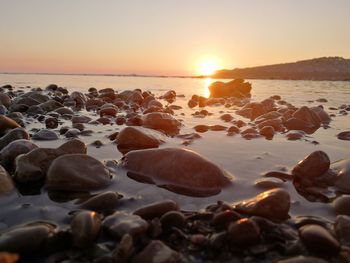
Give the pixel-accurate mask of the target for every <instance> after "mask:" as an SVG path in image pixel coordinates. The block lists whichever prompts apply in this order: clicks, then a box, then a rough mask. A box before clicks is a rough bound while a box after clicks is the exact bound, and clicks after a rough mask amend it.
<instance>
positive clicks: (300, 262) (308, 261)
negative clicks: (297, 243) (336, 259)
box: [276, 256, 328, 263]
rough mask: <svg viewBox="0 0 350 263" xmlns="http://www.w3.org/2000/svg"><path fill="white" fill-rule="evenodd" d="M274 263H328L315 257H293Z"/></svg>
mask: <svg viewBox="0 0 350 263" xmlns="http://www.w3.org/2000/svg"><path fill="white" fill-rule="evenodd" d="M276 263H328V261H326V260H324V259H322V258H316V257H305V256H295V257H292V258H288V259H282V260H279V261H277V262H276Z"/></svg>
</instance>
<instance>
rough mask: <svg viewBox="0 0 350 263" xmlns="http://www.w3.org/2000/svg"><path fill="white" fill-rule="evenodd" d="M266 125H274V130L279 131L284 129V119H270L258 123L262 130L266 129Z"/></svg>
mask: <svg viewBox="0 0 350 263" xmlns="http://www.w3.org/2000/svg"><path fill="white" fill-rule="evenodd" d="M265 127H272V128H273V129H274V131H279V132H281V131H283V130H284V127H283V125H282V121H281V120H280V119H270V120H266V121H263V122H260V123H259V124H258V128H259V129H260V130H262V129H264V128H265Z"/></svg>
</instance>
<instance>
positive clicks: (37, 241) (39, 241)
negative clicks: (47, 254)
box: [0, 224, 53, 253]
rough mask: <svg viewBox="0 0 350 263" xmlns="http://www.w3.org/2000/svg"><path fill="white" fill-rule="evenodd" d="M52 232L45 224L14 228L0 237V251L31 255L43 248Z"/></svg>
mask: <svg viewBox="0 0 350 263" xmlns="http://www.w3.org/2000/svg"><path fill="white" fill-rule="evenodd" d="M52 232H53V229H52V227H50V226H48V225H45V224H38V225H34V224H32V225H27V226H20V227H16V228H14V229H11V230H8V231H6V232H3V233H2V234H1V235H0V251H7V252H16V253H33V252H35V251H38V250H39V249H40V248H41V247H42V246H43V244H44V242H45V240H46V239H47V238H48V237H49V236H50V235H51V234H52Z"/></svg>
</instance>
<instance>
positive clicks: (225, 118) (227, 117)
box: [220, 113, 233, 122]
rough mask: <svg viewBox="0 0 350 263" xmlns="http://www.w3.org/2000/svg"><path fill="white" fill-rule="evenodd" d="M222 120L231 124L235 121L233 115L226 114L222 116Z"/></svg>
mask: <svg viewBox="0 0 350 263" xmlns="http://www.w3.org/2000/svg"><path fill="white" fill-rule="evenodd" d="M220 119H221V120H223V121H225V122H230V121H232V120H233V117H232V115H231V114H229V113H226V114H223V115H221V116H220Z"/></svg>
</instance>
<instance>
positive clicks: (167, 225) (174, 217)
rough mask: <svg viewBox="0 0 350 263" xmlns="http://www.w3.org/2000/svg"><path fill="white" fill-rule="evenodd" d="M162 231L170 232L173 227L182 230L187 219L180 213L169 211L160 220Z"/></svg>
mask: <svg viewBox="0 0 350 263" xmlns="http://www.w3.org/2000/svg"><path fill="white" fill-rule="evenodd" d="M160 223H161V224H162V229H163V230H164V231H166V232H167V231H170V230H172V228H173V227H176V228H180V229H181V228H182V227H183V226H184V225H185V223H186V218H185V215H184V214H183V213H181V212H180V211H169V212H166V213H165V214H163V215H162V216H161V218H160Z"/></svg>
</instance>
